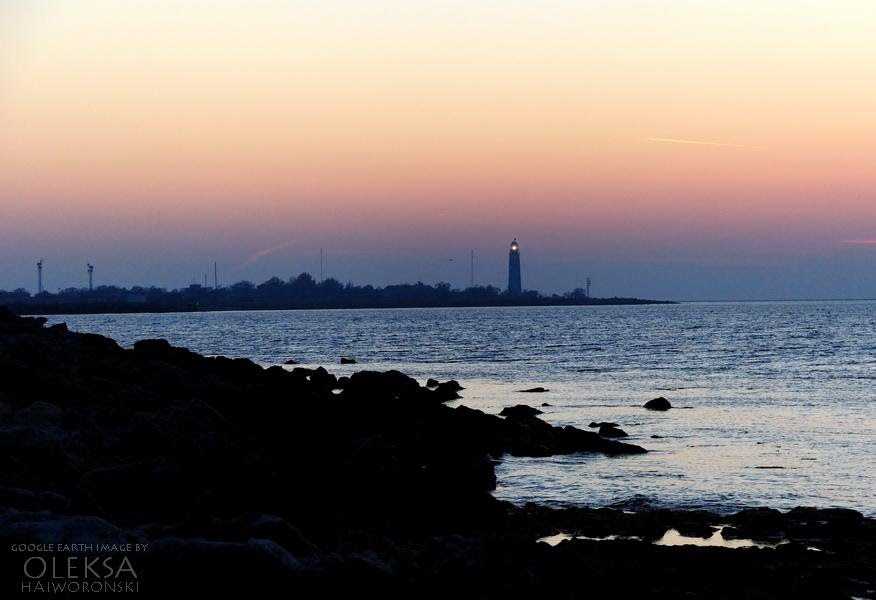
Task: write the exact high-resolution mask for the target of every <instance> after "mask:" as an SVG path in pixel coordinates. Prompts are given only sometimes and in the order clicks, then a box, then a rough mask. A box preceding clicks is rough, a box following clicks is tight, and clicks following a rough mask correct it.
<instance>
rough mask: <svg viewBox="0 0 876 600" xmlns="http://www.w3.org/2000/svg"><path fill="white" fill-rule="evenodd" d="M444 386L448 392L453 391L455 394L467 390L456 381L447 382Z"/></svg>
mask: <svg viewBox="0 0 876 600" xmlns="http://www.w3.org/2000/svg"><path fill="white" fill-rule="evenodd" d="M444 386H445V387H446V388H447V389H448V390H453V391H454V392H459V391H462V390H464V389H465V388H464V387H462V386H461V385H459V382H458V381H456V380H455V379H451V380H450V381H445V382H444Z"/></svg>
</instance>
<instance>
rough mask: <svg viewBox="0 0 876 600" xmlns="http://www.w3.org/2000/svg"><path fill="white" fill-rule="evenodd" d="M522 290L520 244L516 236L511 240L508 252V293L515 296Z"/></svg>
mask: <svg viewBox="0 0 876 600" xmlns="http://www.w3.org/2000/svg"><path fill="white" fill-rule="evenodd" d="M522 291H523V285H522V284H521V281H520V244H518V243H517V238H514V241H513V242H511V251H510V252H509V253H508V294H509V295H511V296H516V295H518V294H520V293H521V292H522Z"/></svg>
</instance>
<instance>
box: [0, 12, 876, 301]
mask: <svg viewBox="0 0 876 600" xmlns="http://www.w3.org/2000/svg"><path fill="white" fill-rule="evenodd" d="M514 237H517V238H519V239H520V241H521V246H522V263H523V279H524V287H527V288H536V289H540V290H542V291H551V292H552V291H563V290H567V289H571V288H573V287H576V286H580V285H582V283H583V279H584V277H586V276H587V275H590V276H591V277H592V278H593V280H594V289H593V292H594V294H595V295H600V296H601V295H609V296H610V295H636V296H642V297H659V298H671V299H753V298H861V297H871V298H872V297H876V2H874V1H873V0H830V1H828V0H824V1H821V0H819V1H808V0H732V1H726V2H725V1H719V0H715V1H694V0H659V1H658V0H654V1H645V0H600V1H596V0H554V1H551V0H540V1H534V0H532V1H520V0H501V1H499V0H497V1H493V2H486V1H477V0H464V1H441V2H439V1H429V2H427V1H418V0H399V1H389V0H369V1H365V0H358V1H346V2H342V1H334V0H320V1H313V2H295V1H284V2H280V1H259V0H209V1H207V0H204V1H196V0H191V1H183V0H179V1H175V2H171V1H165V0H142V1H140V0H126V1H123V2H120V1H119V0H51V1H43V0H20V1H19V0H0V288H3V289H13V288H17V287H26V288H28V289H30V290H35V288H36V269H35V263H36V261H37V260H38V259H40V258H44V259H45V263H46V271H45V280H46V287H47V288H48V289H50V290H52V291H55V290H57V288H59V287H68V286H83V285H85V284H86V282H87V277H86V274H85V264H86V262H88V261H91V262H93V263H94V264H95V266H96V269H95V281H96V283H115V284H120V285H133V284H155V285H160V286H163V287H179V286H184V285H188V284H189V283H191V282H192V281H193V280H198V281H202V280H203V273H204V271H206V270H208V269H209V270H210V271H211V273H212V264H213V261H214V260H216V261H218V262H219V265H220V280H221V281H222V282H224V283H230V282H232V281H236V280H239V279H250V280H253V281H256V282H259V281H262V280H264V279H266V278H267V277H269V276H271V275H274V274H277V275H280V276H282V277H288V276H289V275H291V274H297V273H298V272H300V271H303V270H310V271H311V272H315V271H316V270H317V269H318V263H319V248H320V247H323V248H325V256H326V259H325V269H326V275H327V276H333V277H336V278H338V279H340V280H342V281H347V280H352V281H354V282H356V283H363V284H364V283H373V284H379V285H382V284H386V283H394V282H402V281H416V280H418V279H420V280H422V281H425V282H428V283H433V282H436V281H441V280H444V281H448V282H450V283H451V284H453V285H454V286H455V287H461V286H465V285H467V284H468V280H469V263H468V256H469V250H470V249H474V250H475V254H476V280H477V282H478V283H492V284H495V285H500V286H502V287H504V286H505V285H506V283H507V279H506V277H507V273H506V261H507V249H508V244H509V242H510V241H511V239H512V238H514ZM211 278H212V275H211Z"/></svg>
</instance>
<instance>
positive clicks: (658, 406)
mask: <svg viewBox="0 0 876 600" xmlns="http://www.w3.org/2000/svg"><path fill="white" fill-rule="evenodd" d="M645 408H647V409H648V410H669V409H670V408H672V405H671V404H670V403H669V400H667V399H666V398H664V397H663V396H660V397H659V398H654V399H653V400H648V401H647V402H645Z"/></svg>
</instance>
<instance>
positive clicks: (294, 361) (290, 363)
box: [283, 358, 298, 365]
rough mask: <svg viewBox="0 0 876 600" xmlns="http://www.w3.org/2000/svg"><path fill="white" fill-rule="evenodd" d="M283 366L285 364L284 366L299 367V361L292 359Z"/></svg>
mask: <svg viewBox="0 0 876 600" xmlns="http://www.w3.org/2000/svg"><path fill="white" fill-rule="evenodd" d="M283 364H284V365H297V364H298V361H297V360H292V359H291V358H290V359H289V360H287V361H286V362H284V363H283Z"/></svg>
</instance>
